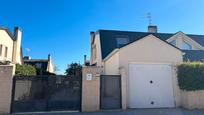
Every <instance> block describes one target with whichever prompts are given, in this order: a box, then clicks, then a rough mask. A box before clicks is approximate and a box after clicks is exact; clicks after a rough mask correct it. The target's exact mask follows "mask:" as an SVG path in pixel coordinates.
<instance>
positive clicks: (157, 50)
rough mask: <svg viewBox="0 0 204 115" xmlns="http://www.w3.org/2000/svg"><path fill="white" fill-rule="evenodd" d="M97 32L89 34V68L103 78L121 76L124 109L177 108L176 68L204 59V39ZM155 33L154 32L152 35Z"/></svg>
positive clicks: (181, 33) (139, 33) (155, 34)
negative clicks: (187, 62) (96, 68)
mask: <svg viewBox="0 0 204 115" xmlns="http://www.w3.org/2000/svg"><path fill="white" fill-rule="evenodd" d="M149 28H151V29H149V30H151V31H149V32H130V31H115V30H99V31H97V32H95V33H94V32H91V40H90V42H91V50H90V51H91V56H90V65H91V66H99V67H102V68H103V75H122V73H121V71H123V72H124V73H125V74H124V75H123V77H122V78H121V90H122V93H121V95H122V106H123V108H166V107H178V106H180V103H181V96H180V90H179V87H178V85H177V84H178V83H177V77H176V65H178V64H180V63H182V62H183V61H202V60H203V59H204V47H203V46H204V41H203V40H204V36H203V35H190V34H184V33H183V32H177V33H175V34H171V33H157V30H155V29H156V28H155V27H154V26H150V27H149ZM152 30H154V31H152Z"/></svg>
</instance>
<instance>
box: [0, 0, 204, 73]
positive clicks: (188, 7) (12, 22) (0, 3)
mask: <svg viewBox="0 0 204 115" xmlns="http://www.w3.org/2000/svg"><path fill="white" fill-rule="evenodd" d="M0 8H1V10H0V26H3V27H8V28H9V29H10V30H12V29H13V27H14V26H19V27H20V28H22V31H23V38H22V47H23V50H24V54H25V48H30V49H31V51H30V52H29V55H30V56H31V57H32V58H47V55H48V53H50V54H51V55H52V58H53V61H54V63H55V65H56V66H57V68H59V71H58V73H64V70H65V68H66V66H67V64H68V63H71V62H81V63H83V55H84V54H87V55H88V57H89V33H90V31H96V30H98V29H116V30H131V31H147V25H148V21H147V19H145V18H144V17H145V15H146V14H147V13H148V12H151V14H152V20H153V24H155V25H157V26H158V30H159V32H167V33H175V32H178V31H183V32H184V33H192V34H204V13H203V11H204V0H0Z"/></svg>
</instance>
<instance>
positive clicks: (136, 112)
mask: <svg viewBox="0 0 204 115" xmlns="http://www.w3.org/2000/svg"><path fill="white" fill-rule="evenodd" d="M59 114H60V115H204V110H186V109H132V110H128V111H120V110H118V111H116V110H115V111H101V112H91V113H87V112H83V113H81V112H57V113H56V112H53V113H51V112H49V113H24V114H17V115H59Z"/></svg>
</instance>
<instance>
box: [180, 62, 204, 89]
mask: <svg viewBox="0 0 204 115" xmlns="http://www.w3.org/2000/svg"><path fill="white" fill-rule="evenodd" d="M178 83H179V87H180V89H182V90H187V91H195V90H204V63H202V62H185V63H183V64H181V65H179V66H178Z"/></svg>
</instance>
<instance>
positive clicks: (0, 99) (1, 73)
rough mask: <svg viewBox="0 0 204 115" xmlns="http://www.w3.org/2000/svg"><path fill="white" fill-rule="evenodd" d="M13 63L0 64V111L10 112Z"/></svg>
mask: <svg viewBox="0 0 204 115" xmlns="http://www.w3.org/2000/svg"><path fill="white" fill-rule="evenodd" d="M14 72H15V65H1V66H0V113H10V108H11V97H12V84H13V75H14Z"/></svg>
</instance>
